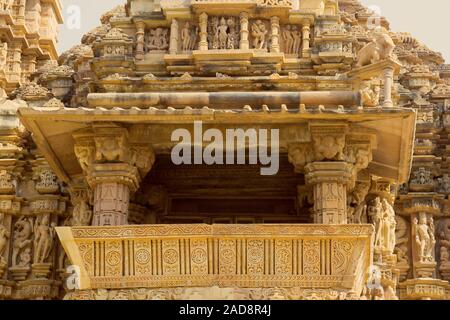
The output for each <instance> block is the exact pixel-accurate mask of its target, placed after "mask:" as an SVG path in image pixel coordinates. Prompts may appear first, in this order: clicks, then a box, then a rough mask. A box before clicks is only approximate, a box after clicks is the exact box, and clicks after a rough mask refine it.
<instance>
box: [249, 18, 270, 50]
mask: <svg viewBox="0 0 450 320" xmlns="http://www.w3.org/2000/svg"><path fill="white" fill-rule="evenodd" d="M267 33H268V31H267V29H266V25H265V24H264V22H262V20H257V21H256V22H254V23H253V24H252V36H253V48H255V49H265V48H266V47H267V41H266V35H267Z"/></svg>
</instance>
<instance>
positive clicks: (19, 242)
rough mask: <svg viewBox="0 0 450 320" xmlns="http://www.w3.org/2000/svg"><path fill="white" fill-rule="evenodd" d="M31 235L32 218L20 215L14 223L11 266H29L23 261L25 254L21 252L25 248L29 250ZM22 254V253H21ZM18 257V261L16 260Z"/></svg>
mask: <svg viewBox="0 0 450 320" xmlns="http://www.w3.org/2000/svg"><path fill="white" fill-rule="evenodd" d="M32 235H33V220H32V219H31V218H29V217H28V218H27V217H25V216H22V217H20V219H19V220H17V221H16V223H15V224H14V240H13V252H12V266H13V267H16V266H21V267H25V266H29V264H27V263H26V262H25V261H24V259H23V258H24V257H26V254H23V253H24V252H25V251H26V250H27V249H29V251H30V252H31V249H30V246H31V243H32V241H31V236H32ZM22 254H23V255H22ZM17 258H19V261H17Z"/></svg>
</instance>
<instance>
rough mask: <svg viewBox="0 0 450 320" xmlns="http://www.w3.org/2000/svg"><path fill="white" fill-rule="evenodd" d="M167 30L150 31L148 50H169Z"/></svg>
mask: <svg viewBox="0 0 450 320" xmlns="http://www.w3.org/2000/svg"><path fill="white" fill-rule="evenodd" d="M167 31H168V30H167V29H163V28H156V29H155V30H151V31H150V37H149V40H148V44H147V48H148V50H166V49H168V48H169V41H168V39H167Z"/></svg>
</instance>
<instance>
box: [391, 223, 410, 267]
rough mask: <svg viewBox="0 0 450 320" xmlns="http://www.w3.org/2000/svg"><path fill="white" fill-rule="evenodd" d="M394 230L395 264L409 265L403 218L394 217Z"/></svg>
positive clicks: (406, 236) (406, 234)
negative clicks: (395, 221)
mask: <svg viewBox="0 0 450 320" xmlns="http://www.w3.org/2000/svg"><path fill="white" fill-rule="evenodd" d="M396 220H397V223H396V229H395V246H396V247H395V249H394V254H395V255H396V256H397V262H398V263H402V264H409V257H408V231H407V228H408V225H407V222H406V221H405V219H404V218H402V217H400V216H397V217H396Z"/></svg>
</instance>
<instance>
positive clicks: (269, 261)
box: [57, 224, 373, 294]
mask: <svg viewBox="0 0 450 320" xmlns="http://www.w3.org/2000/svg"><path fill="white" fill-rule="evenodd" d="M57 231H58V235H59V238H60V240H61V242H62V244H63V246H64V248H65V250H66V252H67V254H68V256H69V258H70V260H71V262H72V263H73V264H74V265H78V266H79V267H80V269H81V270H80V276H81V288H80V289H82V290H84V289H119V288H128V289H130V288H174V287H184V288H186V287H204V288H207V287H213V286H217V287H220V288H315V289H334V290H341V291H344V292H354V293H356V294H359V293H361V290H362V288H363V285H364V284H365V283H366V280H367V271H368V269H369V266H370V264H371V260H372V257H371V245H372V244H371V243H372V241H371V239H372V234H373V227H372V226H371V225H204V224H196V225H138V226H119V227H75V228H69V227H61V228H57Z"/></svg>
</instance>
